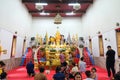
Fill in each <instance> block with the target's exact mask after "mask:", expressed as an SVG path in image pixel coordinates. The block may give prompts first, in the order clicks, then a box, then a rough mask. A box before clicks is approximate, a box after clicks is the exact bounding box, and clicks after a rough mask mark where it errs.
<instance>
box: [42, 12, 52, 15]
mask: <svg viewBox="0 0 120 80" xmlns="http://www.w3.org/2000/svg"><path fill="white" fill-rule="evenodd" d="M40 15H50V13H45V12H42V13H40Z"/></svg>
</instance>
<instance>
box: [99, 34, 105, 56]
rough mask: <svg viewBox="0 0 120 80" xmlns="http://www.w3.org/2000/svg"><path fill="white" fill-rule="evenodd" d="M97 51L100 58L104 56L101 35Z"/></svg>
mask: <svg viewBox="0 0 120 80" xmlns="http://www.w3.org/2000/svg"><path fill="white" fill-rule="evenodd" d="M99 51H100V56H104V48H103V38H102V35H100V36H99Z"/></svg>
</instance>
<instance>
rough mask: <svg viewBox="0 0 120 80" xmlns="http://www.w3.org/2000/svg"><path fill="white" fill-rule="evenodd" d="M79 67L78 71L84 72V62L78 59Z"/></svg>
mask: <svg viewBox="0 0 120 80" xmlns="http://www.w3.org/2000/svg"><path fill="white" fill-rule="evenodd" d="M79 68H80V72H85V71H86V62H84V61H80V63H79Z"/></svg>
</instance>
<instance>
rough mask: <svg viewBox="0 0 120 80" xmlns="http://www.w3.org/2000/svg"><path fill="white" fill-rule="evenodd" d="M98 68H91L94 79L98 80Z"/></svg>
mask: <svg viewBox="0 0 120 80" xmlns="http://www.w3.org/2000/svg"><path fill="white" fill-rule="evenodd" d="M96 72H97V70H96V68H94V67H93V68H92V69H91V74H92V78H93V79H94V80H98V75H97V73H96Z"/></svg>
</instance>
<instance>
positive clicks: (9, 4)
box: [0, 0, 32, 36]
mask: <svg viewBox="0 0 120 80" xmlns="http://www.w3.org/2000/svg"><path fill="white" fill-rule="evenodd" d="M31 23H32V18H31V16H30V14H28V11H27V9H26V8H25V6H24V5H23V4H22V2H21V0H1V1H0V27H2V28H4V29H6V30H9V31H11V32H15V31H17V32H18V35H21V36H30V32H31Z"/></svg>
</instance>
